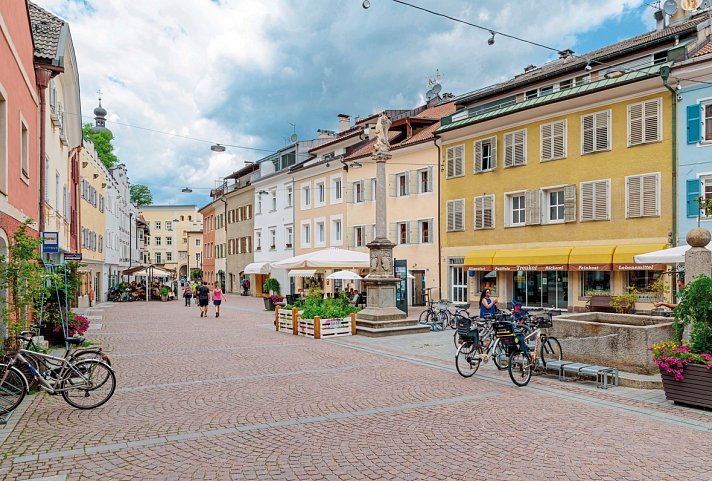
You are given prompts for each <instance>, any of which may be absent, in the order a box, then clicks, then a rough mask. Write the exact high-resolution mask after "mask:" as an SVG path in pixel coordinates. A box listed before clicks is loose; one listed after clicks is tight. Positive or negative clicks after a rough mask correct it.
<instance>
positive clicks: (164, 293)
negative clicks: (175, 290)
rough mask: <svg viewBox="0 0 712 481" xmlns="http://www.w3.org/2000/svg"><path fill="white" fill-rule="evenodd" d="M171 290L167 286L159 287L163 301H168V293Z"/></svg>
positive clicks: (159, 293)
mask: <svg viewBox="0 0 712 481" xmlns="http://www.w3.org/2000/svg"><path fill="white" fill-rule="evenodd" d="M169 292H170V291H169V290H168V288H167V287H166V286H161V288H160V289H158V295H159V296H161V300H162V301H163V302H166V301H167V300H168V293H169Z"/></svg>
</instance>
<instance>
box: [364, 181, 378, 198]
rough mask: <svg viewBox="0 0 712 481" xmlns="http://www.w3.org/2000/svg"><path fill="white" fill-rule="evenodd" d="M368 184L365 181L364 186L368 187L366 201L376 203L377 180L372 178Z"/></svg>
mask: <svg viewBox="0 0 712 481" xmlns="http://www.w3.org/2000/svg"><path fill="white" fill-rule="evenodd" d="M367 182H368V181H364V185H365V186H366V190H365V198H366V200H369V201H371V202H374V201H375V200H376V179H375V178H372V179H371V182H370V183H367ZM369 186H370V188H371V192H369V191H368V188H369Z"/></svg>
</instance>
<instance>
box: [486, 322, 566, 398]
mask: <svg viewBox="0 0 712 481" xmlns="http://www.w3.org/2000/svg"><path fill="white" fill-rule="evenodd" d="M531 324H532V327H533V328H534V330H533V331H532V332H530V333H528V334H526V335H525V334H523V333H522V331H521V330H520V331H515V329H514V328H512V329H511V331H509V330H506V331H505V330H504V329H503V330H502V331H501V333H500V335H501V336H502V338H503V339H507V342H506V343H507V344H508V347H509V351H510V353H509V367H508V370H509V377H510V379H511V380H512V382H513V383H514V384H516V385H517V386H519V387H524V386H526V385H527V384H529V381H530V380H531V377H532V373H533V371H537V372H539V373H543V372H546V363H547V361H551V360H559V361H560V360H561V359H562V358H563V352H562V349H561V343H560V342H559V340H558V339H556V338H555V337H553V336H549V335H547V334H545V333H544V332H542V329H546V328H549V327H552V326H553V323H552V316H551V313H546V312H545V313H543V314H539V315H537V316H536V317H534V318H533V320H532V322H531ZM532 339H534V342H533V343H534V346H533V348H532V349H530V345H529V344H530V342H531V340H532ZM512 341H513V342H512ZM537 354H538V355H537Z"/></svg>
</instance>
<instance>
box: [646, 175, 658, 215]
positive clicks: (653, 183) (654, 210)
mask: <svg viewBox="0 0 712 481" xmlns="http://www.w3.org/2000/svg"><path fill="white" fill-rule="evenodd" d="M642 177H643V179H642V193H643V207H642V212H641V215H643V216H657V215H660V212H659V209H658V175H657V174H648V175H644V176H642Z"/></svg>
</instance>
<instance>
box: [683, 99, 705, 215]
mask: <svg viewBox="0 0 712 481" xmlns="http://www.w3.org/2000/svg"><path fill="white" fill-rule="evenodd" d="M701 111H702V109H701V108H700V106H699V105H697V104H695V105H688V106H687V143H688V144H694V143H696V142H699V141H700V140H701V139H702V137H701V133H702V132H701V128H700V127H701V123H700V113H701ZM688 210H689V209H688Z"/></svg>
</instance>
